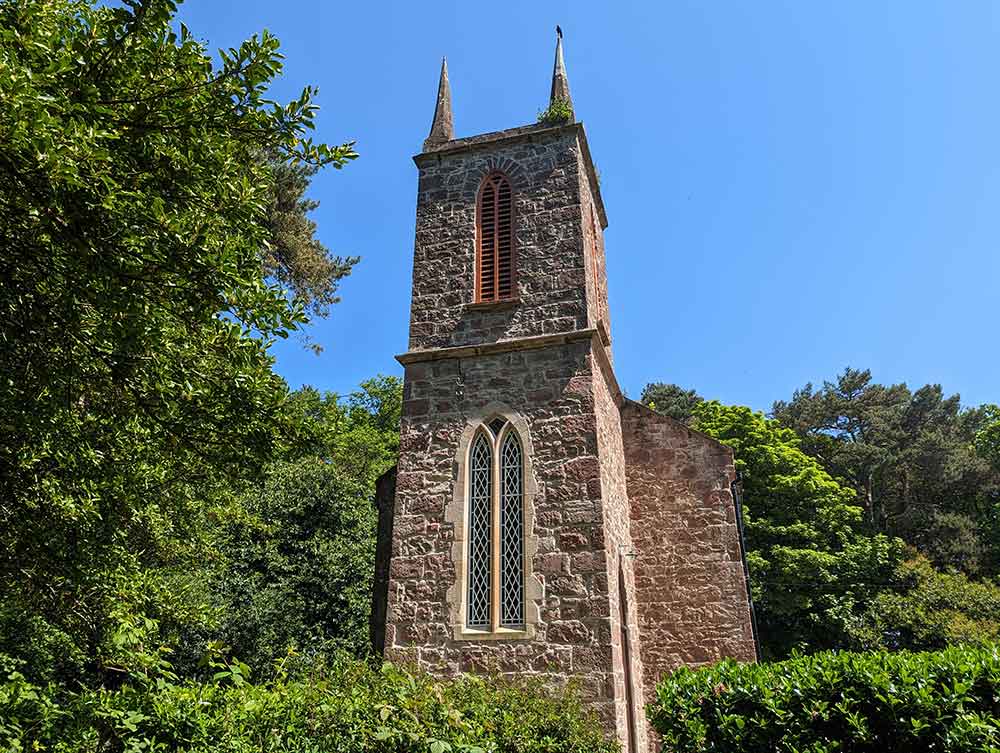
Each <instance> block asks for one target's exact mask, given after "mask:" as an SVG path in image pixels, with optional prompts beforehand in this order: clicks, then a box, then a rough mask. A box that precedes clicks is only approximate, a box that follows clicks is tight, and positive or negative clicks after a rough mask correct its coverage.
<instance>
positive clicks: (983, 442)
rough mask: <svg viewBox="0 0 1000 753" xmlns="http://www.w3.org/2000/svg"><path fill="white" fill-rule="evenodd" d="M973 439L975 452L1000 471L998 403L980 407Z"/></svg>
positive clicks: (999, 408) (999, 415) (999, 414)
mask: <svg viewBox="0 0 1000 753" xmlns="http://www.w3.org/2000/svg"><path fill="white" fill-rule="evenodd" d="M976 423H977V424H978V430H977V431H976V436H975V440H974V447H975V450H976V452H977V453H978V454H979V456H980V457H982V458H983V459H984V460H986V461H987V462H989V463H990V464H991V465H992V466H993V467H994V468H995V469H996V470H998V471H1000V405H984V406H982V407H981V408H980V420H979V421H977V422H976Z"/></svg>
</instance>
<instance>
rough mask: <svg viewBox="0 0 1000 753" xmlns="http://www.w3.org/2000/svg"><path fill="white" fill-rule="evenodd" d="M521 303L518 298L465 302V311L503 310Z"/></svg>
mask: <svg viewBox="0 0 1000 753" xmlns="http://www.w3.org/2000/svg"><path fill="white" fill-rule="evenodd" d="M520 305H521V299H520V298H505V299H504V300H502V301H484V302H482V303H467V304H465V310H466V311H503V310H505V309H512V308H516V307H518V306H520Z"/></svg>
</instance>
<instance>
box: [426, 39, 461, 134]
mask: <svg viewBox="0 0 1000 753" xmlns="http://www.w3.org/2000/svg"><path fill="white" fill-rule="evenodd" d="M454 138H455V123H454V118H453V117H452V114H451V85H450V84H449V83H448V60H447V59H446V58H441V80H440V81H439V82H438V96H437V104H436V105H434V122H433V123H432V124H431V132H430V134H429V135H428V136H427V139H426V141H424V149H425V150H426V149H427V148H428V147H431V146H437V145H439V144H444V143H445V142H448V141H451V140H452V139H454Z"/></svg>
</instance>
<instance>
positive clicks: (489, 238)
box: [476, 173, 515, 303]
mask: <svg viewBox="0 0 1000 753" xmlns="http://www.w3.org/2000/svg"><path fill="white" fill-rule="evenodd" d="M476 227H477V233H476V235H477V238H476V300H477V301H478V302H480V303H490V302H494V301H503V300H507V299H510V298H513V297H514V291H515V287H514V196H513V192H512V190H511V187H510V181H509V180H507V178H506V177H505V176H504V175H503V174H502V173H491V174H489V175H487V176H486V178H485V179H484V180H483V185H482V186H480V188H479V200H478V202H477V206H476Z"/></svg>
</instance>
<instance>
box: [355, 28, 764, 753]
mask: <svg viewBox="0 0 1000 753" xmlns="http://www.w3.org/2000/svg"><path fill="white" fill-rule="evenodd" d="M551 101H552V102H553V103H557V104H561V105H563V106H564V109H566V108H568V111H569V112H570V113H572V103H571V99H570V92H569V84H568V81H567V77H566V70H565V66H564V64H563V52H562V40H561V38H560V39H559V40H558V42H557V46H556V60H555V66H554V71H553V78H552V92H551ZM414 161H415V162H416V164H417V168H418V171H419V178H418V186H417V217H416V243H415V245H414V253H413V298H412V307H411V314H410V334H409V349H408V350H407V352H406V353H404V354H402V355H400V356H398V360H399V361H400V362H401V363H402V364H403V366H404V367H405V386H404V396H403V416H402V436H401V446H400V455H399V463H398V466H397V469H396V471H395V472H390V473H389V474H387V475H386V476H385V477H383V479H382V480H381V481H380V484H379V493H378V502H379V511H380V526H379V528H380V540H379V551H378V557H377V559H378V565H377V572H376V603H375V608H374V612H373V632H374V639H375V641H376V645H377V647H378V648H380V649H384V653H385V655H386V657H387V658H389V659H392V660H396V661H405V662H411V663H415V664H417V665H419V666H421V667H422V668H425V669H427V670H430V671H432V672H437V673H441V674H457V673H460V672H480V671H484V672H485V671H500V672H503V673H510V674H517V675H524V674H541V675H545V676H546V677H551V678H552V679H553V681H555V682H561V681H563V680H566V679H570V678H574V679H576V680H577V681H578V682H579V686H580V688H581V691H582V693H583V695H584V698H585V700H586V702H587V703H588V704H589V705H591V706H592V707H593V708H594V709H595V710H596V712H597V713H598V714H599V715H600V717H601V718H602V720H603V721H604V722H605V723H606V725H607V726H608V728H609V730H611V731H613V732H614V733H615V734H617V736H618V738H619V740H620V741H621V744H622V748H623V750H625V751H630V752H631V753H637V752H640V751H646V750H648V749H650V748H651V745H652V743H651V733H650V732H649V730H648V728H647V725H646V723H645V721H644V719H645V716H644V713H643V706H644V703H646V702H648V701H649V700H650V699H651V698H652V696H653V690H654V685H655V682H656V680H657V678H659V677H660V676H661V675H663V674H664V673H666V672H668V671H670V670H672V669H674V668H676V667H678V666H680V665H685V664H686V665H698V664H703V663H706V662H713V661H715V660H717V659H720V658H722V657H726V656H732V657H736V658H738V659H743V660H753V658H754V653H755V651H754V638H753V634H752V630H751V620H750V609H749V600H748V595H747V587H746V580H745V577H744V567H743V552H742V551H741V545H740V536H739V532H738V527H737V517H736V509H735V504H734V497H733V491H732V483H733V481H734V478H735V474H734V470H733V458H732V454H731V452H730V451H729V450H728V449H727V448H726V447H724V446H723V445H721V444H719V443H718V442H716V441H715V440H713V439H710V438H709V437H706V436H704V435H702V434H699V433H698V432H696V431H692V430H691V429H689V428H687V427H686V426H684V425H683V424H681V423H679V422H677V421H674V420H672V419H670V418H666V417H664V416H660V415H658V414H656V413H654V412H652V411H651V410H649V409H648V408H646V407H644V406H643V405H640V404H639V403H636V402H633V401H632V400H628V399H627V398H625V397H624V396H623V395H622V392H621V389H620V388H619V386H618V382H617V380H616V378H615V370H614V360H613V357H612V338H611V332H612V330H611V322H610V310H609V306H608V289H607V278H606V274H605V248H604V236H603V231H604V229H605V228H606V227H607V225H608V221H607V216H606V215H605V209H604V204H603V202H602V200H601V189H600V183H599V180H598V177H597V174H596V172H595V170H594V163H593V161H592V159H591V156H590V151H589V149H588V147H587V138H586V134H585V132H584V128H583V124H582V123H579V122H575V119H574V118H573V117H572V116H570V117H569V118H568V119H567V122H565V123H562V124H558V125H546V124H544V123H540V124H536V125H529V126H523V127H519V128H511V129H508V130H505V131H497V132H494V133H485V134H481V135H478V136H469V137H465V138H455V134H454V130H453V122H452V111H451V92H450V87H449V81H448V73H447V68H446V66H445V65H444V64H442V68H441V80H440V85H439V89H438V99H437V107H436V109H435V112H434V122H433V126H432V128H431V132H430V136H429V137H428V138H427V140H426V141H425V142H424V148H423V151H422V153H421V154H419V155H417V156H416V157H415V158H414ZM619 253H621V254H623V255H624V256H625V260H623V261H622V262H621V263H623V264H627V263H628V262H627V256H628V249H621V250H620V251H619Z"/></svg>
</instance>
